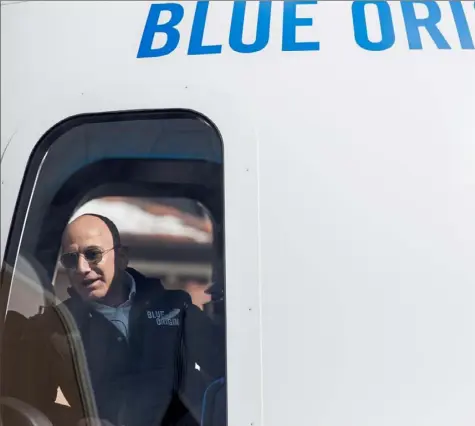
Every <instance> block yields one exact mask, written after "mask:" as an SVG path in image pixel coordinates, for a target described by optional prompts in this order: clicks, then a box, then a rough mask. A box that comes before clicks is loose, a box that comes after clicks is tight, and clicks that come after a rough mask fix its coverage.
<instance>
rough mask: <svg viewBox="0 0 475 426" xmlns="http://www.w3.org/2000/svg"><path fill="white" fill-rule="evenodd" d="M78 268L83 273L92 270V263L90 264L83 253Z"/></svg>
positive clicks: (79, 257)
mask: <svg viewBox="0 0 475 426" xmlns="http://www.w3.org/2000/svg"><path fill="white" fill-rule="evenodd" d="M76 270H77V272H80V273H82V274H85V273H87V272H89V271H90V270H91V265H89V262H88V261H87V260H86V259H85V258H84V256H83V255H79V256H78V265H77V269H76Z"/></svg>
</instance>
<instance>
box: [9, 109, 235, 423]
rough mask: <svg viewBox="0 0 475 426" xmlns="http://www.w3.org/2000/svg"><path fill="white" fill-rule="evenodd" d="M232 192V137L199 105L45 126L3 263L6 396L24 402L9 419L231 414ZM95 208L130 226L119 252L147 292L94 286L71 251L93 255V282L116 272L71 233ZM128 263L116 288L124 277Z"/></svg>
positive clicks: (131, 419)
mask: <svg viewBox="0 0 475 426" xmlns="http://www.w3.org/2000/svg"><path fill="white" fill-rule="evenodd" d="M223 192H224V191H223V147H222V143H221V140H220V136H219V134H218V132H217V131H216V129H215V128H214V127H213V126H212V125H211V124H210V123H209V122H208V121H207V120H205V119H204V118H203V117H201V116H199V115H197V114H194V113H191V112H186V111H167V112H133V113H113V114H112V113H111V114H99V115H91V116H79V117H75V118H72V119H69V120H66V121H65V122H63V123H60V124H59V125H58V126H56V127H55V128H53V129H52V130H50V131H49V132H48V133H47V134H46V135H45V137H44V138H43V140H41V141H40V143H39V144H38V146H37V148H36V150H35V151H34V153H33V155H32V157H31V159H30V164H29V166H28V170H27V172H26V176H25V180H24V184H23V188H22V192H21V194H20V198H19V201H18V205H17V214H16V217H15V222H14V224H13V227H12V231H11V235H10V239H9V244H8V247H7V253H6V263H5V264H4V265H3V269H2V274H3V276H2V283H3V284H2V294H3V295H5V294H7V292H8V294H9V300H8V305H7V307H6V311H7V315H6V323H5V328H4V333H3V337H2V397H11V398H14V401H17V402H18V401H19V403H20V404H23V405H21V407H23V408H21V409H19V408H18V406H16V405H15V407H16V409H11V404H10V408H6V409H4V411H3V415H4V416H5V419H7V418H8V421H7V420H5V422H7V423H8V424H15V423H14V422H19V421H20V420H19V419H20V418H21V417H22V416H26V415H30V416H34V415H37V416H40V415H41V414H42V415H44V416H45V417H47V418H48V419H49V420H50V421H51V422H52V423H53V425H55V426H56V425H58V426H62V425H67V426H69V425H71V424H75V423H77V422H78V421H81V420H82V419H85V418H100V419H102V420H107V421H108V422H109V423H110V424H112V425H114V426H119V425H120V426H122V425H131V426H132V425H137V426H142V425H143V426H146V425H150V426H152V425H159V424H163V425H168V424H170V425H171V424H176V423H177V422H178V421H182V422H186V424H190V425H193V424H196V425H198V424H206V425H224V424H225V423H226V420H225V418H226V415H225V413H226V403H225V401H226V397H225V380H224V379H225V349H224V348H225V337H224V324H225V297H224V296H225V286H224V274H223V271H224V223H223V221H224V215H223V206H224V202H223ZM84 213H93V214H100V215H102V216H106V217H107V218H109V219H110V220H112V221H113V222H114V223H115V225H116V226H117V228H118V230H119V233H120V244H119V245H120V248H116V244H115V243H114V247H112V248H109V250H112V251H113V253H114V256H115V257H114V259H118V258H119V250H120V256H122V254H123V253H126V257H127V258H128V260H129V264H128V269H126V270H125V271H126V272H127V275H124V276H127V277H129V276H130V277H131V281H130V282H128V281H127V282H128V283H129V284H127V292H128V290H130V289H132V288H136V293H135V292H132V291H130V294H129V293H127V297H126V298H125V299H124V300H121V301H120V302H121V303H120V304H118V303H115V304H114V303H106V302H104V301H105V300H106V298H105V297H102V296H101V297H99V296H98V297H97V298H96V299H94V300H92V299H91V300H90V299H88V298H87V297H86V296H84V294H82V293H81V291H82V290H81V287H78V286H79V284H78V282H80V281H77V280H76V281H74V280H75V279H76V278H77V276H78V274H79V272H78V270H79V269H80V268H79V266H77V265H79V264H76V266H72V265H69V264H68V263H65V262H64V257H62V256H61V254H65V250H66V248H65V247H66V246H67V250H66V252H67V253H69V254H71V253H72V252H73V251H74V253H75V255H76V257H74V256H73V257H74V259H76V261H77V262H82V260H80V259H82V258H84V259H86V258H87V261H86V263H87V264H88V265H89V266H88V267H90V271H93V272H84V277H83V278H84V279H83V278H81V279H82V280H83V281H81V282H83V284H84V285H85V286H88V285H89V281H90V282H91V283H92V282H93V280H96V281H94V283H93V284H91V285H92V287H91V288H93V287H94V286H95V285H96V284H97V283H98V282H99V281H100V282H101V283H102V281H104V282H107V277H106V275H107V274H106V273H105V272H104V271H102V270H101V268H100V267H97V268H96V266H97V265H99V266H100V265H102V263H98V262H96V260H91V258H90V257H87V255H88V253H89V252H87V251H86V249H88V247H86V248H84V247H82V246H81V244H82V243H78V242H77V241H76V240H74V238H73V237H71V238H73V240H74V241H73V240H71V239H68V240H67V241H68V243H67V244H66V243H65V239H64V238H63V236H64V230H65V228H66V227H67V225H68V223H71V221H73V220H74V219H76V218H78V217H81V216H82V214H84ZM95 219H98V220H99V221H100V220H101V219H99V218H97V217H96V218H95ZM75 223H77V222H75ZM84 226H85V228H84ZM84 226H83V228H84V229H86V228H87V229H91V226H92V225H90V224H89V225H84ZM68 229H71V228H68ZM81 229H82V228H81ZM81 232H82V231H81ZM68 235H69V234H68ZM67 238H69V236H68V237H67ZM81 241H82V240H81ZM70 243H71V245H68V244H70ZM84 244H86V243H84ZM71 247H72V248H71ZM125 248H127V250H125ZM105 249H106V248H105V247H104V248H103V249H102V248H101V250H102V251H101V255H100V256H101V257H100V261H99V262H107V259H108V257H107V256H108V255H107V250H105ZM123 249H124V250H123ZM68 250H69V251H68ZM74 253H73V254H74ZM124 256H125V255H124ZM73 257H71V256H70V260H71V259H72V258H73ZM58 259H63V263H62V264H61V262H58ZM78 259H79V260H78ZM121 259H122V257H121ZM64 265H66V266H64ZM68 265H69V266H68ZM91 265H93V266H91ZM118 265H119V263H118V261H117V260H114V266H113V268H119V266H118ZM120 265H122V263H120ZM94 268H96V269H97V270H96V269H94ZM117 270H118V269H114V271H115V272H114V274H113V277H114V278H111V280H110V282H111V283H112V284H111V286H110V287H107V288H109V289H110V288H119V287H117V286H119V284H117V282H119V283H120V282H122V281H121V280H119V279H117V278H115V277H117V276H119V274H118V273H117ZM98 271H99V272H98ZM100 271H102V272H100ZM134 271H135V272H138V273H139V274H138V275H135V272H134ZM12 272H13V273H12ZM129 272H130V273H129ZM75 274H76V275H75ZM101 274H102V275H101ZM96 275H97V277H99V278H97V277H96ZM92 276H94V278H88V277H92ZM111 276H112V275H111ZM120 276H121V277H122V275H120ZM71 277H76V278H74V279H73V281H71ZM87 280H89V281H87ZM101 280H102V281H101ZM124 282H125V281H124ZM132 282H133V283H134V286H132V284H131V283H132ZM71 283H72V288H73V291H72V292H71V290H70V289H69V290H68V286H69V287H71V285H70V284H71ZM97 285H99V284H97ZM75 286H76V287H77V288H76V287H75ZM200 286H201V287H200ZM94 288H95V287H94ZM124 288H125V287H124ZM145 288H146V289H147V291H145V290H142V289H145ZM203 289H205V290H206V291H203ZM75 290H77V291H75ZM139 293H140V294H139ZM88 294H89V293H88ZM91 294H92V293H91ZM107 294H108V295H109V294H110V291H109V292H108V293H107ZM124 294H125V293H124ZM78 295H79V296H80V297H77V296H78ZM129 296H130V297H129ZM107 297H108V296H107ZM2 302H3V300H2ZM124 306H125V307H124ZM126 306H128V308H126ZM124 312H125V313H124ZM85 313H88V315H85ZM114 315H115V317H114ZM120 315H125V318H126V320H124V322H125V323H126V329H125V331H124V330H123V329H120V327H118V326H117V322H120V321H121V319H122V318H123V317H122V316H120ZM119 317H120V319H118V318H119ZM85 318H86V319H87V318H89V319H88V320H87V321H86V319H85ZM53 324H54V325H53ZM90 324H93V326H91V325H90ZM53 394H54V395H53ZM4 401H5V400H4ZM9 401H12V400H9ZM4 405H7V404H4ZM38 410H39V411H38ZM32 413H33V414H32ZM35 413H36V414H35ZM18 424H21V423H18Z"/></svg>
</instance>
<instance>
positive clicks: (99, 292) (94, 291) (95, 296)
mask: <svg viewBox="0 0 475 426" xmlns="http://www.w3.org/2000/svg"><path fill="white" fill-rule="evenodd" d="M80 293H81V296H82V297H83V299H85V300H88V301H90V302H95V301H98V300H100V299H102V298H103V297H104V296H105V294H106V292H105V290H104V288H103V286H102V285H100V284H99V283H94V284H93V285H91V286H90V287H83V288H81V292H80Z"/></svg>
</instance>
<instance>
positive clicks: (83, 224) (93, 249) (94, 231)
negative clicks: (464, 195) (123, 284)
mask: <svg viewBox="0 0 475 426" xmlns="http://www.w3.org/2000/svg"><path fill="white" fill-rule="evenodd" d="M62 248H63V253H62V255H63V256H64V255H66V256H65V257H67V260H68V263H69V264H70V265H68V268H67V272H68V276H69V279H70V281H71V285H72V286H73V287H74V289H75V290H76V291H77V292H78V293H79V295H80V296H81V297H82V298H83V299H84V300H91V301H93V300H98V299H102V298H103V297H105V296H106V294H107V292H108V291H109V288H110V286H111V284H112V281H113V279H114V277H115V275H116V274H117V273H118V272H119V271H120V269H121V268H123V269H125V266H126V265H124V264H123V263H124V262H123V261H122V260H123V259H121V254H120V252H119V249H114V241H113V238H112V234H111V232H110V230H109V228H108V227H107V225H106V224H105V223H104V222H103V221H102V220H101V219H99V218H98V217H95V216H81V217H79V218H78V219H76V220H74V221H73V222H72V223H70V224H69V225H68V227H67V229H66V232H65V234H64V237H63V247H62ZM91 259H94V260H92V261H91Z"/></svg>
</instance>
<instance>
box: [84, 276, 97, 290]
mask: <svg viewBox="0 0 475 426" xmlns="http://www.w3.org/2000/svg"><path fill="white" fill-rule="evenodd" d="M97 281H99V278H94V279H92V280H84V281H83V282H82V283H83V285H84V287H86V288H88V287H91V286H92V285H94V284H95V283H96V282H97Z"/></svg>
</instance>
